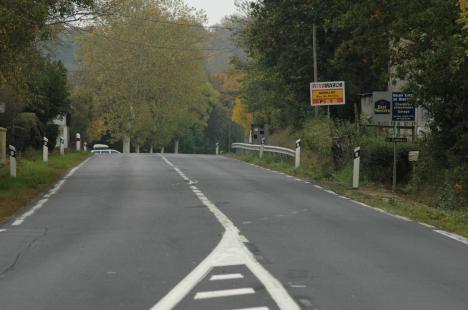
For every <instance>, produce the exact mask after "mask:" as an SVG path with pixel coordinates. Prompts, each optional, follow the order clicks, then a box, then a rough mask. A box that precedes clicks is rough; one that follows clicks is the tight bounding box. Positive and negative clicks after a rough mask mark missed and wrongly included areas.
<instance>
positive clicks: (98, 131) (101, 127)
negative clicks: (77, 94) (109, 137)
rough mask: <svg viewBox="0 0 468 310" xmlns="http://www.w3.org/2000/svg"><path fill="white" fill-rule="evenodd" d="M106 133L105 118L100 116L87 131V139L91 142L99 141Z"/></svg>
mask: <svg viewBox="0 0 468 310" xmlns="http://www.w3.org/2000/svg"><path fill="white" fill-rule="evenodd" d="M105 133H106V125H105V122H104V117H102V116H100V117H98V118H96V119H94V120H93V121H92V122H91V123H90V124H89V127H88V129H87V130H86V137H87V138H88V140H89V142H96V141H99V140H100V139H101V138H102V136H104V134H105Z"/></svg>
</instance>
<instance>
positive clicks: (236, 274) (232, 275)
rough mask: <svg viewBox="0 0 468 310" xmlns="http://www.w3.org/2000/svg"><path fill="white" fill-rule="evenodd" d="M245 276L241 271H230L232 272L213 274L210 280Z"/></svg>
mask: <svg viewBox="0 0 468 310" xmlns="http://www.w3.org/2000/svg"><path fill="white" fill-rule="evenodd" d="M243 278H244V276H243V275H242V274H240V273H230V274H216V275H213V276H211V278H210V281H220V280H234V279H243Z"/></svg>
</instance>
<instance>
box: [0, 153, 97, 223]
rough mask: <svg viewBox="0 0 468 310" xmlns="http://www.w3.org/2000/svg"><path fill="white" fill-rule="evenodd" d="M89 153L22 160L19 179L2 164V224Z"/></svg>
mask: <svg viewBox="0 0 468 310" xmlns="http://www.w3.org/2000/svg"><path fill="white" fill-rule="evenodd" d="M89 156H90V154H89V153H66V154H65V156H60V155H59V154H57V153H52V154H50V155H49V162H48V163H44V162H43V161H42V152H31V153H27V154H25V155H24V157H21V158H18V161H17V162H18V166H17V177H16V178H11V177H10V170H9V169H10V168H9V166H8V165H7V166H5V165H0V223H1V222H3V221H4V220H5V219H6V218H7V217H9V216H11V215H12V214H13V213H15V212H16V211H17V210H18V209H20V208H22V207H23V206H25V205H26V204H27V203H28V202H30V201H31V200H32V199H33V198H34V197H36V196H37V195H38V194H39V193H41V192H42V191H44V190H45V189H46V188H48V187H49V186H51V185H52V184H54V183H55V182H56V181H57V180H58V179H60V177H61V176H62V175H63V174H64V173H65V172H66V171H67V170H69V169H70V168H72V167H74V166H76V165H77V164H79V163H80V162H81V161H83V160H84V159H86V158H87V157H89Z"/></svg>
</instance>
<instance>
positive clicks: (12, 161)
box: [8, 145, 16, 178]
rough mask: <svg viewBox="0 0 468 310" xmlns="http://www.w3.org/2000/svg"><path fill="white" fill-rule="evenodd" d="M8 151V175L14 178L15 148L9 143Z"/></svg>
mask: <svg viewBox="0 0 468 310" xmlns="http://www.w3.org/2000/svg"><path fill="white" fill-rule="evenodd" d="M8 149H9V151H10V154H9V155H10V176H11V177H13V178H16V148H15V147H14V146H13V145H9V146H8Z"/></svg>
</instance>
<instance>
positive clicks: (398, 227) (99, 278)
mask: <svg viewBox="0 0 468 310" xmlns="http://www.w3.org/2000/svg"><path fill="white" fill-rule="evenodd" d="M59 185H60V186H58V187H57V189H56V190H53V189H52V193H51V195H48V194H47V193H46V195H45V196H43V197H39V199H38V201H36V202H34V203H32V204H31V206H30V207H29V208H26V209H25V210H21V211H20V212H19V213H18V214H17V215H16V217H15V218H12V219H11V220H10V221H8V222H6V223H4V224H3V225H1V226H0V308H1V309H119V308H120V309H151V308H152V307H154V309H166V308H170V307H172V306H175V308H176V309H258V310H261V309H263V310H265V309H279V308H282V309H296V308H297V307H301V308H303V309H359V310H362V309H468V245H466V244H464V243H462V242H458V241H456V240H453V239H450V238H448V237H446V236H443V235H441V234H439V233H436V232H435V231H434V230H433V229H431V228H429V227H425V226H423V225H420V224H418V223H415V222H411V221H404V220H401V219H398V218H394V217H391V216H389V215H387V214H383V213H379V212H376V211H375V210H372V209H370V208H367V207H365V206H362V205H359V204H357V203H355V202H353V201H350V200H348V199H345V198H343V197H339V196H336V195H333V194H332V193H329V192H326V191H324V190H322V189H320V188H316V187H314V186H313V185H312V184H310V183H308V182H304V181H302V180H298V179H295V178H291V177H287V176H285V175H281V174H278V173H275V172H272V171H267V170H265V169H262V168H259V167H255V166H251V165H248V164H245V163H242V162H239V161H236V160H233V159H228V158H225V157H216V156H207V155H165V156H164V157H162V156H160V155H144V154H138V155H118V156H94V157H93V158H92V159H91V160H89V161H88V162H86V163H85V164H84V165H83V166H82V167H81V168H79V169H77V170H76V171H74V173H73V174H72V175H71V176H69V177H68V178H66V180H65V181H64V182H63V183H62V184H59ZM13 224H14V225H13Z"/></svg>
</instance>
